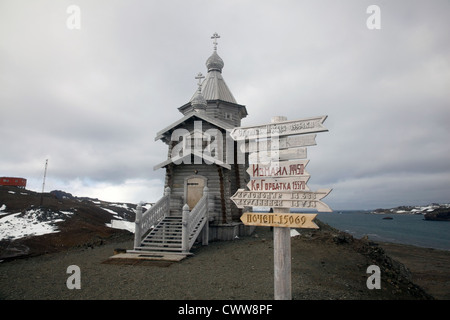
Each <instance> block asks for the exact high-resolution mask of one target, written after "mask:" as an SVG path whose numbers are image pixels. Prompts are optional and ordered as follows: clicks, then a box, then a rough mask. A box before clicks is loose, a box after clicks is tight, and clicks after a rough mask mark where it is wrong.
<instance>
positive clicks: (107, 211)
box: [0, 186, 136, 259]
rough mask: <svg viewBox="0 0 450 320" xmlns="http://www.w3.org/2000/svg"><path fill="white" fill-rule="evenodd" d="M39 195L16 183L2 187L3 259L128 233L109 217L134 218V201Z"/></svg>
mask: <svg viewBox="0 0 450 320" xmlns="http://www.w3.org/2000/svg"><path fill="white" fill-rule="evenodd" d="M42 200H43V201H42V205H40V203H41V194H40V193H37V192H33V191H30V190H25V189H19V188H16V187H6V186H2V187H0V259H8V258H14V257H20V256H35V255H40V254H43V253H52V252H58V251H63V250H67V249H69V248H73V247H83V246H85V247H89V246H91V247H92V246H95V245H99V244H102V243H105V242H108V241H110V240H113V239H116V240H117V239H118V238H121V237H124V238H129V237H132V234H131V233H130V232H129V231H126V230H121V229H116V228H112V227H111V221H112V220H115V221H125V222H133V221H134V219H135V209H136V204H131V203H112V202H106V201H101V200H98V199H91V198H86V197H76V196H73V195H71V194H70V193H66V192H64V191H60V190H54V191H51V192H49V193H44V194H43V198H42Z"/></svg>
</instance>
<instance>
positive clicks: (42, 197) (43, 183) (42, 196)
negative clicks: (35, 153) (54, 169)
mask: <svg viewBox="0 0 450 320" xmlns="http://www.w3.org/2000/svg"><path fill="white" fill-rule="evenodd" d="M47 165H48V159H46V160H45V170H44V181H43V182H42V192H41V206H42V203H43V202H44V187H45V177H46V176H47Z"/></svg>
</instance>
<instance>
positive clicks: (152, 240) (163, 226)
mask: <svg viewBox="0 0 450 320" xmlns="http://www.w3.org/2000/svg"><path fill="white" fill-rule="evenodd" d="M181 242H182V216H168V217H164V219H163V220H161V221H160V222H159V223H158V224H157V225H156V226H155V227H154V228H153V229H152V230H150V232H149V233H148V234H147V236H146V237H145V238H144V240H142V242H141V245H140V246H139V247H137V248H135V250H139V251H152V252H171V253H182V251H183V249H182V243H181Z"/></svg>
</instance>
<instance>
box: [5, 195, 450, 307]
mask: <svg viewBox="0 0 450 320" xmlns="http://www.w3.org/2000/svg"><path fill="white" fill-rule="evenodd" d="M0 200H2V201H3V203H5V201H6V200H5V199H4V198H3V199H1V197H0ZM63 202H64V201H63ZM9 203H10V205H12V202H9ZM72 204H73V205H75V204H76V203H72ZM60 205H61V204H60ZM83 205H85V204H83ZM77 208H78V210H77V214H76V215H73V216H71V218H70V219H68V220H67V221H65V222H64V223H60V224H59V227H60V230H61V231H60V232H59V233H52V234H47V235H43V236H39V237H30V238H24V239H20V240H17V241H9V242H8V241H3V242H0V255H1V254H3V261H2V262H0V299H6V300H16V299H27V300H34V299H51V300H60V299H76V300H80V299H81V300H85V299H89V300H91V299H100V300H105V299H127V300H129V299H152V300H174V299H175V300H197V299H201V300H211V299H220V300H228V299H232V300H241V299H244V300H248V299H250V300H253V299H256V300H265V299H267V300H271V299H273V291H274V290H273V236H272V231H271V230H270V228H267V227H259V228H257V229H256V231H255V233H254V234H253V235H251V236H248V237H243V238H240V239H236V240H234V241H228V242H212V243H210V244H209V245H208V246H201V245H199V244H198V245H195V246H194V248H193V249H192V253H193V255H192V256H189V257H188V258H186V259H184V260H182V261H180V262H175V263H172V262H150V261H146V262H139V263H133V264H130V263H121V264H118V263H117V262H112V261H111V260H110V259H109V257H110V256H112V255H113V254H114V251H115V249H118V248H123V249H131V248H132V247H133V235H132V234H131V233H129V232H127V231H123V230H116V229H111V228H108V227H106V226H105V222H106V221H107V220H108V216H106V215H103V213H99V212H97V211H96V209H95V210H94V208H91V209H89V210H88V209H86V210H84V209H83V210H82V206H81V204H80V205H79V206H78V207H77ZM317 223H318V224H319V226H320V229H319V230H309V229H302V230H298V231H299V232H300V235H299V236H296V237H293V238H291V249H292V298H293V299H295V300H303V299H307V300H312V299H314V300H329V299H333V300H334V299H347V300H411V299H414V300H416V299H418V300H427V299H433V298H435V299H450V272H449V271H448V269H447V267H448V263H449V262H450V252H448V251H440V250H433V249H426V248H417V247H413V246H404V245H396V244H376V243H373V242H371V241H368V240H364V239H361V240H358V239H354V238H352V237H351V236H350V235H348V234H346V233H343V232H339V231H337V230H335V229H333V228H331V227H329V226H328V225H326V224H323V223H321V222H320V221H318V222H317ZM14 252H15V253H16V254H15V255H14V254H13V255H11V253H14ZM19 253H20V254H19ZM8 254H9V257H8ZM0 260H1V259H0ZM71 265H77V266H79V267H80V272H81V289H80V290H76V289H74V290H69V289H68V288H67V286H66V281H67V279H68V277H69V274H67V268H68V267H69V266H71ZM370 265H377V266H379V268H380V270H381V289H379V290H377V289H373V290H369V289H368V288H367V285H366V281H367V279H368V277H369V276H370V274H368V273H367V268H368V266H370Z"/></svg>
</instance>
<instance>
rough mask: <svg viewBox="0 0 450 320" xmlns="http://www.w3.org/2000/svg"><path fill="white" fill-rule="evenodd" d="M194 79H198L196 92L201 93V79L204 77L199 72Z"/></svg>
mask: <svg viewBox="0 0 450 320" xmlns="http://www.w3.org/2000/svg"><path fill="white" fill-rule="evenodd" d="M195 79H198V83H197V84H198V91H202V79H205V76H204V75H203V74H202V73H201V72H199V73H198V74H197V76H196V77H195Z"/></svg>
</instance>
